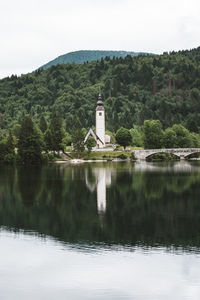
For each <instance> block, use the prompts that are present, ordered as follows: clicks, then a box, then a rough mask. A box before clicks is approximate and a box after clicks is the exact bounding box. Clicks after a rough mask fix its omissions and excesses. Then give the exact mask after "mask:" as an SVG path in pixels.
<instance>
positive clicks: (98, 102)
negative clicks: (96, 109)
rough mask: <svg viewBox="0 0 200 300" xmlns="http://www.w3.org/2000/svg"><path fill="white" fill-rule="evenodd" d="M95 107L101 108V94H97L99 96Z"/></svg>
mask: <svg viewBox="0 0 200 300" xmlns="http://www.w3.org/2000/svg"><path fill="white" fill-rule="evenodd" d="M97 106H103V101H102V98H101V93H99V96H98V101H97Z"/></svg>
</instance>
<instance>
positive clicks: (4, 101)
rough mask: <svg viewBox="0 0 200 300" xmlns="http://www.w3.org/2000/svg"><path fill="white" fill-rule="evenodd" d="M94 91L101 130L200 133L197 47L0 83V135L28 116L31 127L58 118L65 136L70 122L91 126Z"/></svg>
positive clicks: (71, 66) (74, 66) (52, 69)
mask: <svg viewBox="0 0 200 300" xmlns="http://www.w3.org/2000/svg"><path fill="white" fill-rule="evenodd" d="M99 87H100V88H101V93H102V96H103V99H104V106H105V109H106V121H107V123H106V126H107V129H108V130H110V131H116V130H117V129H119V128H120V127H122V126H123V127H125V128H128V129H130V128H134V126H138V125H139V126H140V125H142V124H143V122H144V120H147V119H148V120H152V119H155V120H160V121H161V123H162V125H163V128H164V129H165V128H167V127H170V126H172V125H173V124H177V123H178V124H182V125H183V126H185V127H186V128H187V129H189V130H190V131H192V132H199V128H200V47H199V48H196V49H192V50H187V51H179V52H172V53H164V54H163V55H139V56H137V57H132V56H130V55H128V56H126V57H125V58H115V57H114V58H112V59H111V58H109V57H106V58H105V59H101V60H100V61H92V62H88V63H84V64H75V63H70V64H58V65H56V66H52V67H50V68H48V69H47V70H37V71H35V72H33V73H29V74H26V75H22V76H20V77H17V76H15V75H12V76H11V77H7V78H4V79H2V80H0V129H1V133H4V132H5V131H7V130H8V129H9V128H13V127H14V126H16V125H17V124H18V123H20V122H21V120H22V118H23V116H24V115H26V114H29V115H30V116H31V118H32V120H33V121H34V123H35V124H39V120H40V118H41V115H43V116H44V117H45V119H46V120H47V122H48V121H49V120H50V118H51V116H52V114H53V113H55V112H58V113H60V115H61V117H62V118H63V120H64V123H65V124H64V127H65V130H66V131H67V132H70V131H71V128H72V125H73V122H74V120H75V118H79V120H80V122H81V124H82V126H83V127H84V128H86V129H88V128H89V127H91V126H93V125H94V124H95V107H96V102H97V97H98V93H99Z"/></svg>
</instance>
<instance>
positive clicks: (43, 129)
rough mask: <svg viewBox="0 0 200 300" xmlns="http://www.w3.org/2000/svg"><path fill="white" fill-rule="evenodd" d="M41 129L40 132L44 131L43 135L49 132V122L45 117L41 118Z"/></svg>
mask: <svg viewBox="0 0 200 300" xmlns="http://www.w3.org/2000/svg"><path fill="white" fill-rule="evenodd" d="M39 127H40V130H41V131H42V133H44V132H45V131H46V130H47V122H46V120H45V118H44V117H43V116H41V118H40V125H39Z"/></svg>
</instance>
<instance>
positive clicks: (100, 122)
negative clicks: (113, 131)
mask: <svg viewBox="0 0 200 300" xmlns="http://www.w3.org/2000/svg"><path fill="white" fill-rule="evenodd" d="M96 135H97V137H98V139H97V146H98V148H103V147H104V146H105V110H104V106H103V101H102V98H101V94H100V93H99V97H98V101H97V107H96Z"/></svg>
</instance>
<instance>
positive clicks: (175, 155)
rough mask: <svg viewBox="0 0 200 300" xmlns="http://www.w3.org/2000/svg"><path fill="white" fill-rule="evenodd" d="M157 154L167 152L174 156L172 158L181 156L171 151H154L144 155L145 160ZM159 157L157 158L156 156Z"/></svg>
mask: <svg viewBox="0 0 200 300" xmlns="http://www.w3.org/2000/svg"><path fill="white" fill-rule="evenodd" d="M157 154H165V155H167V154H170V155H173V156H174V159H176V158H177V159H181V157H180V156H179V155H177V154H175V153H173V152H164V151H156V152H154V153H151V154H149V155H147V156H146V157H145V160H149V159H150V158H153V156H155V155H157ZM158 159H159V158H158Z"/></svg>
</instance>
